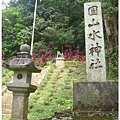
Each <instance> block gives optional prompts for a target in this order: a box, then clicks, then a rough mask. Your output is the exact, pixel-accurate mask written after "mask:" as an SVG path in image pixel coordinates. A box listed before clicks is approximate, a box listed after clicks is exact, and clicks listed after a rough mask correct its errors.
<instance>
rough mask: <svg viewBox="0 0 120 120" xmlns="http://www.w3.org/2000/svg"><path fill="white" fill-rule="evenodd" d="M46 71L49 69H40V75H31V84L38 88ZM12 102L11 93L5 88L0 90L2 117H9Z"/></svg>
mask: <svg viewBox="0 0 120 120" xmlns="http://www.w3.org/2000/svg"><path fill="white" fill-rule="evenodd" d="M48 70H49V67H48V68H44V69H42V71H41V73H33V74H32V83H31V84H33V85H36V86H38V85H39V84H40V82H41V81H42V80H43V78H44V77H45V75H46V74H47V72H48ZM12 100H13V95H12V91H9V90H8V89H7V87H5V88H4V89H3V90H2V115H3V116H11V113H12Z"/></svg>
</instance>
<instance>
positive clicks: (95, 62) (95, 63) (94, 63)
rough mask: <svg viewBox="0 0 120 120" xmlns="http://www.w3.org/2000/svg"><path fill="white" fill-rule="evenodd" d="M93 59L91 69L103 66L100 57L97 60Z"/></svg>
mask: <svg viewBox="0 0 120 120" xmlns="http://www.w3.org/2000/svg"><path fill="white" fill-rule="evenodd" d="M91 61H92V62H91V64H90V66H89V68H90V69H97V68H101V67H103V66H102V65H101V62H100V60H99V59H98V58H97V59H96V61H95V60H94V59H91Z"/></svg>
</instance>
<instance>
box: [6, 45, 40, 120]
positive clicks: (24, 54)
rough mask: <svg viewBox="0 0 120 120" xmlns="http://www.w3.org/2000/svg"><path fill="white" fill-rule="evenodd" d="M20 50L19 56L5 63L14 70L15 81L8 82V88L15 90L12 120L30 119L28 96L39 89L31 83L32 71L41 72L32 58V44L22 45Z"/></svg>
mask: <svg viewBox="0 0 120 120" xmlns="http://www.w3.org/2000/svg"><path fill="white" fill-rule="evenodd" d="M20 51H21V52H19V53H17V58H14V59H12V60H11V61H10V62H9V63H5V66H6V68H8V69H10V70H12V71H14V77H13V82H10V83H7V84H6V86H7V88H8V90H10V91H13V103H12V116H11V120H28V119H27V113H28V97H29V94H30V93H33V92H35V90H36V89H37V86H35V85H32V84H31V77H32V73H33V72H34V73H39V72H41V69H38V68H37V67H36V66H35V63H34V62H33V60H32V59H31V55H30V53H29V52H30V46H29V45H27V44H24V45H21V46H20Z"/></svg>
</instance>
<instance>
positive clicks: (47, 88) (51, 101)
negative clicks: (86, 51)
mask: <svg viewBox="0 0 120 120" xmlns="http://www.w3.org/2000/svg"><path fill="white" fill-rule="evenodd" d="M73 64H74V63H73ZM73 64H72V65H73ZM67 66H69V67H66V68H64V69H57V68H56V67H54V66H51V69H50V71H49V73H48V74H47V75H46V77H45V78H44V80H43V81H42V82H41V84H40V85H39V88H38V89H37V91H36V92H35V94H34V95H33V96H31V97H30V100H29V120H38V119H39V118H43V117H46V116H50V115H52V114H54V112H55V111H66V110H72V103H73V98H72V97H73V84H72V83H73V82H76V81H85V79H86V75H85V63H83V64H76V63H75V64H74V65H73V66H71V63H70V64H69V63H68V65H67Z"/></svg>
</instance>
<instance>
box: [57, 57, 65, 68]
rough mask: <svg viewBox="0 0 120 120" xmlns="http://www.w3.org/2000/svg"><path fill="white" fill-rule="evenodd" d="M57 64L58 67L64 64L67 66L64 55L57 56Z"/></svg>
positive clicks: (62, 66)
mask: <svg viewBox="0 0 120 120" xmlns="http://www.w3.org/2000/svg"><path fill="white" fill-rule="evenodd" d="M56 66H57V67H58V68H64V66H65V62H64V57H58V58H56Z"/></svg>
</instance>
